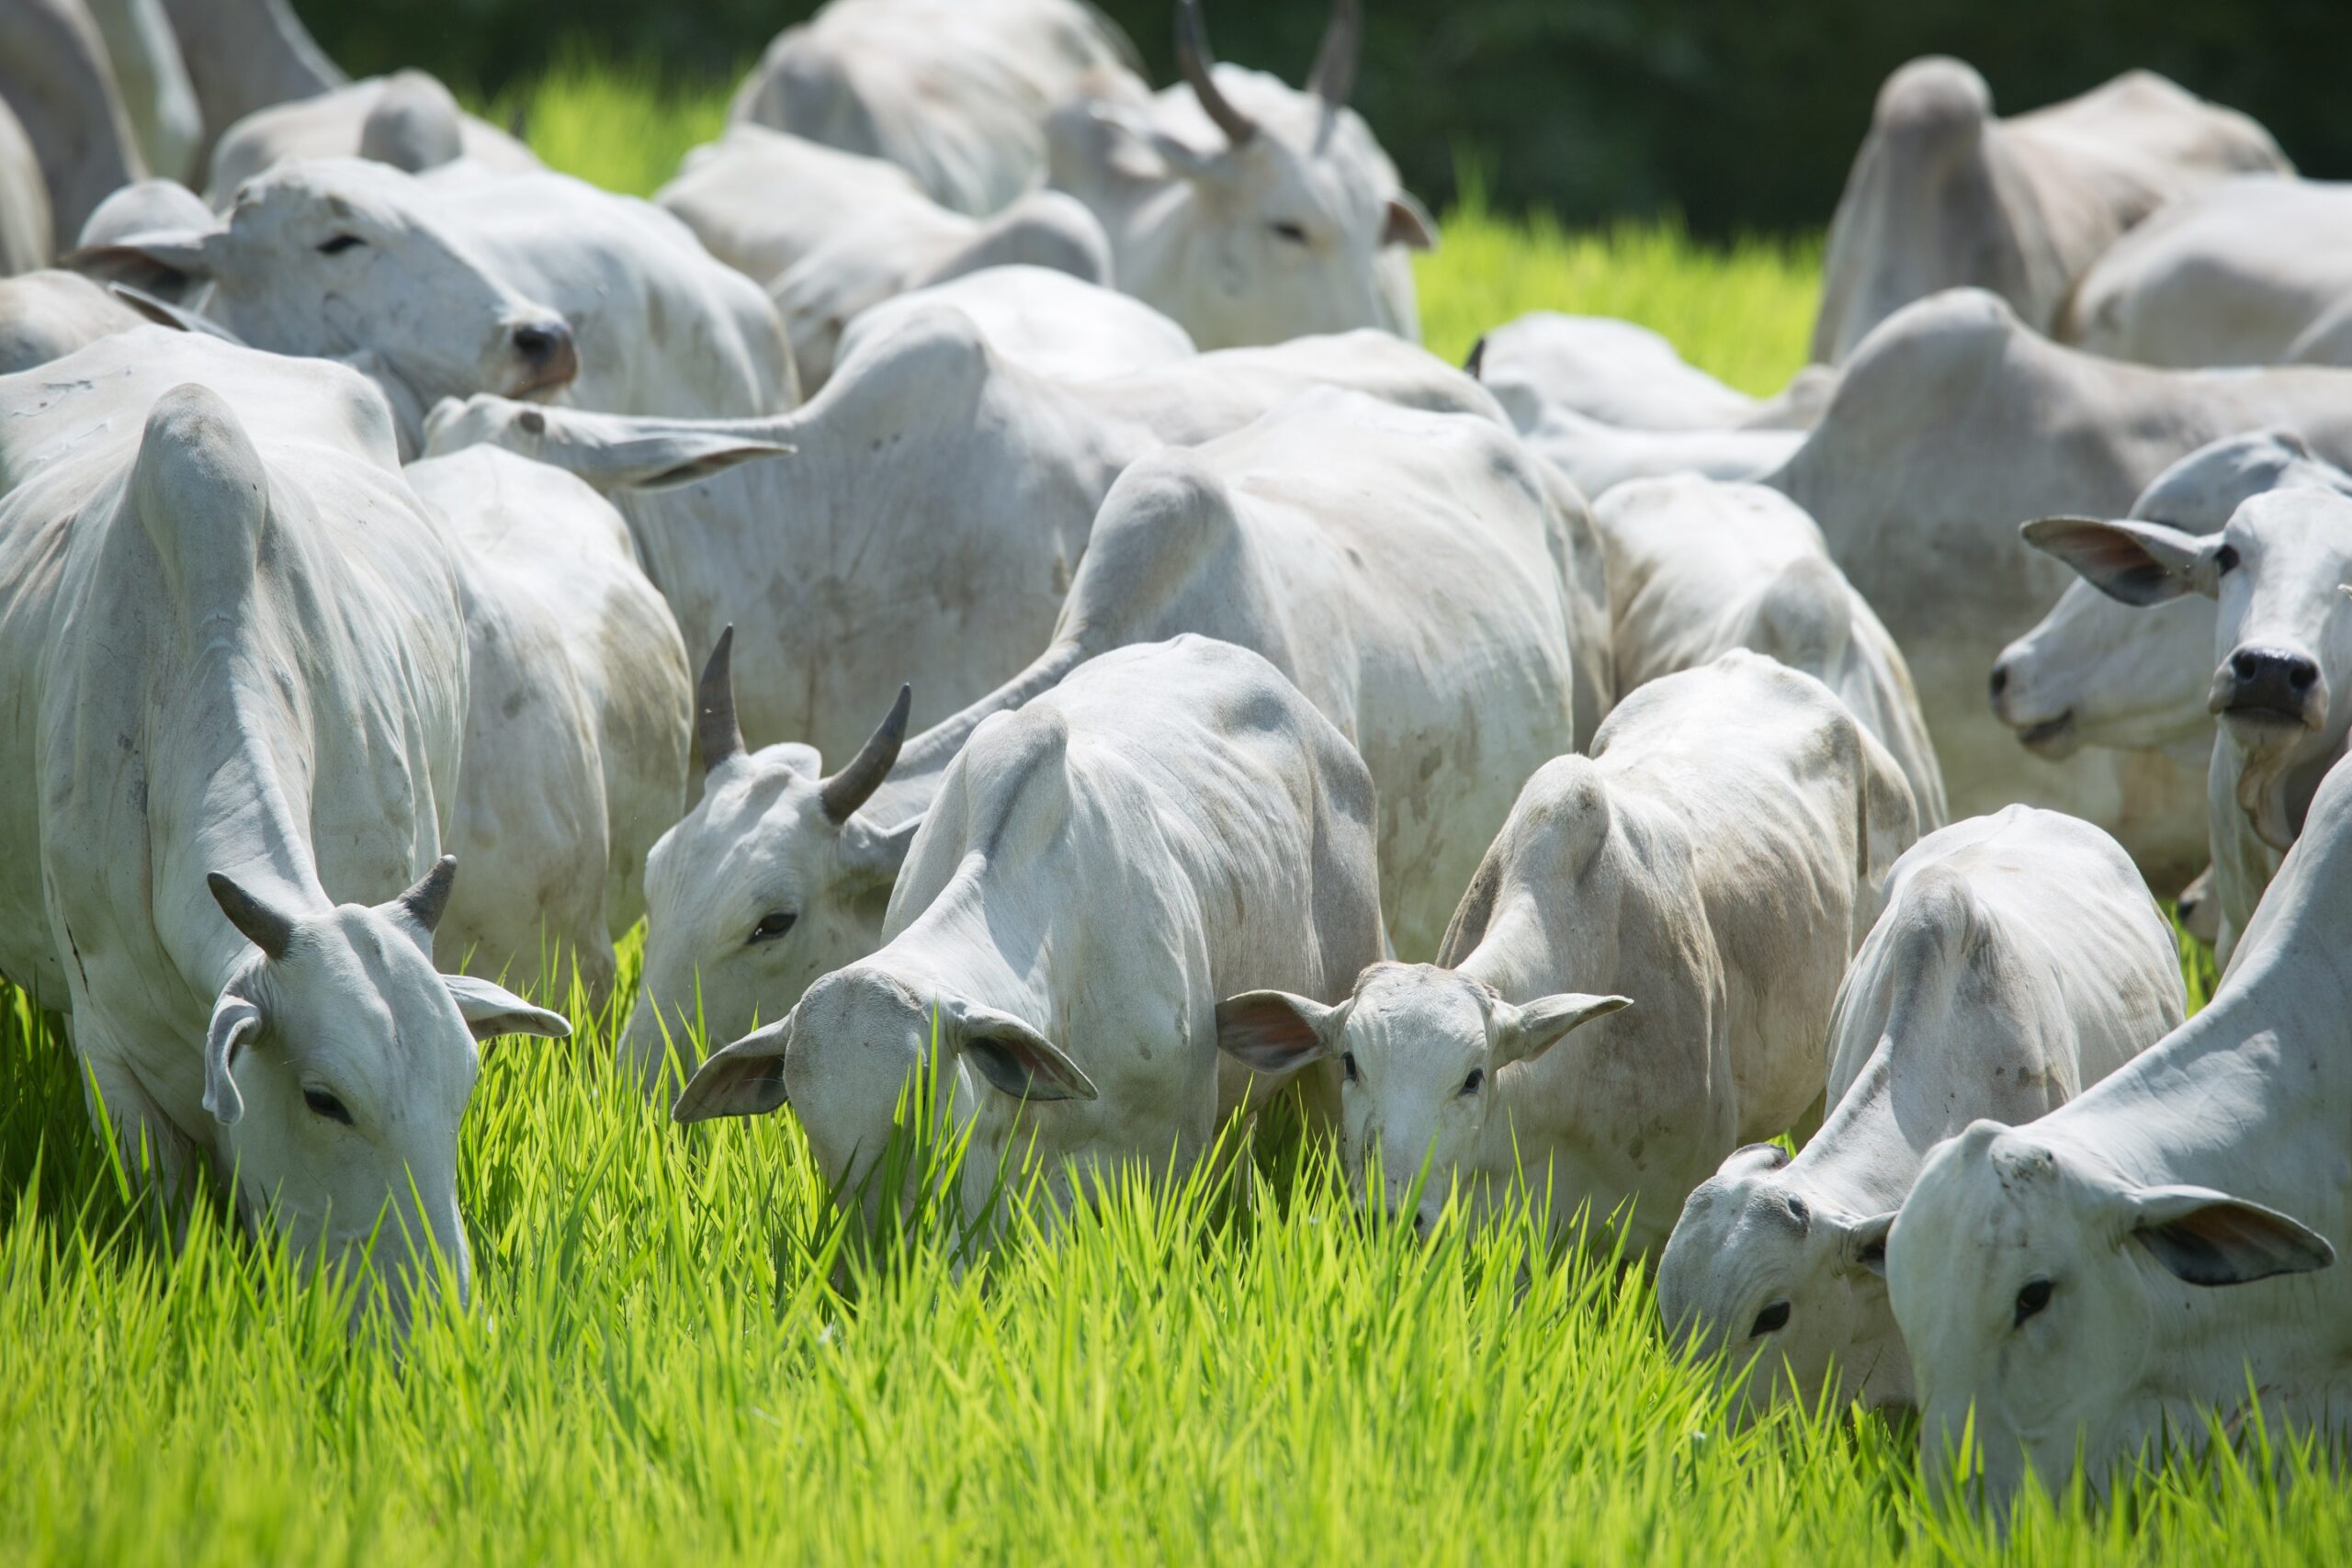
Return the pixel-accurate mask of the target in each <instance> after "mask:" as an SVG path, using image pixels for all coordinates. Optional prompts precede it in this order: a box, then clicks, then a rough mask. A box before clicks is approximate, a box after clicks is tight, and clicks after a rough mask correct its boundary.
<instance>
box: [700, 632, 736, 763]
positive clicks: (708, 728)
mask: <svg viewBox="0 0 2352 1568" xmlns="http://www.w3.org/2000/svg"><path fill="white" fill-rule="evenodd" d="M695 746H696V747H698V748H699V749H700V750H701V751H702V776H703V777H704V778H706V779H707V778H708V777H710V775H711V774H713V773H717V772H718V765H719V764H720V763H721V762H724V761H727V760H728V759H729V758H731V757H740V756H741V755H742V753H743V727H742V726H741V724H738V723H737V722H736V721H735V628H734V627H733V626H729V627H728V628H727V629H726V630H725V631H723V632H720V633H719V634H718V645H717V646H716V647H714V648H713V649H711V650H710V662H709V663H707V664H706V665H704V666H703V667H702V682H701V684H699V685H697V686H696V687H695Z"/></svg>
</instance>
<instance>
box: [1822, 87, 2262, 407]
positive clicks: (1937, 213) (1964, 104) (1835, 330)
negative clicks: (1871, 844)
mask: <svg viewBox="0 0 2352 1568" xmlns="http://www.w3.org/2000/svg"><path fill="white" fill-rule="evenodd" d="M2288 172H2291V170H2290V165H2289V164H2288V162H2287V158H2286V155H2285V154H2284V153H2282V152H2279V151H2278V144H2277V143H2276V142H2274V141H2271V139H2270V136H2269V133H2268V132H2267V131H2265V130H2263V129H2262V128H2261V127H2260V126H2259V125H2256V123H2255V122H2254V121H2253V120H2251V119H2249V118H2246V117H2245V116H2244V115H2242V114H2239V113H2237V112H2236V111H2235V110H2233V109H2226V108H2222V107H2217V106H2215V105H2212V104H2209V103H2206V102H2205V101H2203V100H2202V99H2200V98H2198V97H2196V96H2193V95H2191V94H2189V93H2187V92H2184V91H2182V90H2181V89H2180V88H2179V87H2177V86H2176V85H2174V84H2172V83H2171V82H2168V81H2166V80H2165V78H2163V77H2161V76H2158V75H2154V74H2153V73H2149V72H2146V71H2129V72H2126V73H2123V74H2122V75H2120V76H2118V77H2116V78H2115V79H2114V80H2113V81H2110V82H2109V83H2107V84H2105V85H2102V86H2098V87H2095V88H2093V89H2092V90H2091V91H2089V92H2087V93H2085V94H2083V95H2082V96H2079V97H2074V98H2068V99H2066V100H2065V101H2064V102H2063V103H2056V104H2052V105H2050V106H2049V107H2046V108H2040V109H2036V110H2034V111H2032V112H2031V113H2030V114H2021V115H2015V116H2012V117H2010V118H2007V119H1996V118H1994V117H1993V94H1992V89H1991V88H1989V87H1987V86H1986V85H1985V78H1984V77H1982V76H1980V75H1978V74H1977V73H1975V71H1973V69H1971V68H1970V67H1969V66H1967V65H1966V64H1963V63H1962V62H1960V61H1957V60H1952V59H1949V58H1946V57H1944V56H1940V55H1931V56H1928V57H1927V58H1924V59H1920V60H1915V61H1913V62H1910V63H1909V64H1907V65H1905V66H1904V67H1902V68H1901V69H1900V70H1898V71H1896V72H1895V73H1894V74H1893V75H1891V76H1889V77H1888V78H1887V79H1886V85H1885V86H1884V87H1883V88H1881V89H1880V91H1879V96H1878V104H1877V107H1876V108H1875V109H1874V110H1873V111H1872V114H1871V130H1870V134H1869V135H1868V136H1867V137H1866V138H1865V139H1864V140H1863V141H1862V146H1861V151H1860V152H1858V153H1857V154H1855V157H1854V167H1853V171H1852V173H1850V174H1849V175H1847V177H1846V190H1845V194H1844V195H1842V196H1841V197H1838V211H1837V215H1836V216H1835V217H1834V218H1833V219H1832V220H1830V224H1829V244H1828V253H1827V254H1826V257H1825V259H1824V262H1823V266H1822V289H1821V314H1820V317H1819V319H1818V320H1817V321H1815V326H1814V333H1813V356H1814V357H1815V359H1819V360H1826V361H1829V362H1831V363H1837V362H1838V361H1841V360H1843V359H1845V358H1846V357H1847V356H1848V355H1851V354H1852V353H1853V352H1854V351H1855V350H1856V349H1857V348H1859V347H1860V344H1861V343H1862V341H1863V339H1864V338H1866V337H1867V336H1868V335H1869V334H1870V333H1871V332H1872V331H1873V330H1874V329H1875V328H1876V327H1877V326H1878V324H1879V323H1880V322H1882V321H1885V320H1886V319H1887V318H1888V317H1890V316H1892V315H1894V313H1895V312H1896V311H1898V310H1902V309H1903V308H1904V307H1905V305H1908V304H1910V303H1911V302H1912V301H1913V300H1916V299H1926V298H1927V297H1928V296H1929V295H1931V294H1934V293H1936V292H1938V291H1939V290H1940V289H1946V288H1987V289H1990V290H1991V291H1992V292H1994V293H1995V294H1997V295H1999V296H2000V297H2001V298H2002V299H2006V300H2007V302H2008V304H2009V307H2010V308H2011V309H2012V310H2015V311H2016V312H2017V313H2018V315H2019V316H2020V317H2022V318H2023V319H2024V321H2026V323H2027V324H2028V325H2030V326H2031V327H2033V328H2034V329H2035V330H2036V331H2048V330H2049V328H2050V326H2051V324H2052V321H2055V320H2056V319H2057V316H2058V313H2059V310H2060V309H2061V307H2062V305H2063V304H2064V300H2065V299H2066V294H2067V291H2068V289H2069V288H2072V287H2073V286H2074V283H2075V279H2077V278H2078V277H2080V276H2082V275H2083V272H2084V270H2085V269H2086V267H2088V266H2089V265H2091V263H2092V262H2093V261H2094V260H2096V259H2097V258H2098V255H2099V254H2101V253H2102V252H2104V251H2105V250H2106V249H2107V248H2108V247H2109V246H2110V245H2112V244H2114V243H2115V242H2116V240H2117V238H2118V237H2119V236H2120V235H2121V234H2122V233H2123V232H2124V231H2126V230H2128V229H2130V228H2131V226H2132V225H2133V224H2135V223H2138V222H2139V221H2141V220H2143V219H2144V218H2146V217H2147V216H2148V214H2149V213H2151V212H2153V211H2154V210H2155V209H2157V208H2158V207H2159V206H2161V205H2162V204H2163V203H2164V202H2165V200H2166V199H2168V198H2169V197H2175V196H2177V195H2179V194H2181V193H2182V192H2184V191H2189V190H2194V189H2197V188H2199V186H2205V185H2210V184H2211V183H2212V182H2213V181H2215V180H2218V179H2221V178H2223V177H2224V176H2227V175H2235V174H2247V173H2288Z"/></svg>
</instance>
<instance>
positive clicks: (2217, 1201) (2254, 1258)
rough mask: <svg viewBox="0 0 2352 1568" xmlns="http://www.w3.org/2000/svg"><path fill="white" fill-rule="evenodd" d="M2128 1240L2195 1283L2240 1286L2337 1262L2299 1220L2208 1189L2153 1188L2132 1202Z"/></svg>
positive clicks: (2320, 1238)
mask: <svg viewBox="0 0 2352 1568" xmlns="http://www.w3.org/2000/svg"><path fill="white" fill-rule="evenodd" d="M2131 1239H2132V1240H2134V1241H2136V1242H2138V1243H2139V1244H2140V1245H2141V1246H2142V1247H2146V1248H2147V1249H2148V1251H2149V1253H2150V1254H2151V1255H2153V1256H2154V1258H2155V1259H2156V1261H2157V1262H2159V1263H2161V1264H2163V1265H2164V1266H2165V1268H2166V1269H2170V1270H2172V1272H2173V1274H2174V1275H2175V1276H2176V1277H2177V1278H2179V1279H2182V1280H2187V1281H2188V1283H2190V1284H2192V1285H2244V1284H2249V1283H2251V1282H2253V1281H2254V1280H2267V1279H2268V1278H2270V1276H2272V1275H2273V1274H2307V1273H2310V1272H2311V1271H2312V1270H2313V1269H2324V1268H2326V1267H2327V1266H2328V1265H2329V1264H2331V1263H2333V1262H2335V1247H2332V1246H2330V1245H2329V1244H2328V1240H2327V1238H2326V1237H2325V1236H2324V1235H2320V1234H2319V1233H2317V1232H2316V1231H2313V1230H2312V1228H2311V1227H2310V1226H2308V1225H2306V1224H2302V1222H2301V1221H2300V1220H2295V1219H2290V1217H2288V1216H2287V1215H2285V1214H2282V1213H2279V1212H2278V1210H2276V1209H2267V1208H2265V1207H2263V1205H2261V1204H2259V1203H2254V1202H2249V1201H2246V1200H2245V1199H2244V1198H2233V1197H2231V1196H2230V1195H2229V1194H2228V1193H2226V1192H2216V1191H2214V1190H2212V1189H2211V1188H2210V1187H2150V1188H2143V1189H2142V1190H2139V1191H2137V1192H2134V1193H2133V1194H2132V1195H2131Z"/></svg>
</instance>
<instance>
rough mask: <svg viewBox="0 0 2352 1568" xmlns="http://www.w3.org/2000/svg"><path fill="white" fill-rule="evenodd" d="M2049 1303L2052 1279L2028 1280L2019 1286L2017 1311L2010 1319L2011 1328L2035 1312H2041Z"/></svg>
mask: <svg viewBox="0 0 2352 1568" xmlns="http://www.w3.org/2000/svg"><path fill="white" fill-rule="evenodd" d="M2049 1304H2050V1281H2049V1280H2027V1281H2026V1282H2025V1283H2024V1284H2023V1285H2022V1286H2020V1287H2018V1305H2017V1313H2016V1315H2014V1316H2013V1317H2011V1318H2010V1319H2009V1326H2010V1327H2011V1328H2015V1327H2017V1326H2018V1325H2019V1324H2021V1323H2023V1322H2024V1321H2025V1320H2026V1319H2027V1318H2029V1317H2031V1316H2032V1315H2033V1314H2035V1313H2038V1312H2040V1311H2041V1309H2042V1308H2043V1307H2046V1306H2048V1305H2049Z"/></svg>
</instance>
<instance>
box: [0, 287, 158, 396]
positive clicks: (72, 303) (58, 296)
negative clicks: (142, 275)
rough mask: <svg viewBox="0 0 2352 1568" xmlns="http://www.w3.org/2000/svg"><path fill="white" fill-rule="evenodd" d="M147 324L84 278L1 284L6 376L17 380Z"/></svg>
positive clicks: (0, 362)
mask: <svg viewBox="0 0 2352 1568" xmlns="http://www.w3.org/2000/svg"><path fill="white" fill-rule="evenodd" d="M146 321H147V318H146V317H144V316H142V315H141V314H140V313H139V312H138V311H136V310H132V309H131V308H130V306H128V305H126V304H124V303H123V302H122V301H121V300H119V299H116V298H115V297H114V296H113V295H111V294H109V293H107V290H106V289H105V288H103V287H102V286H100V285H98V284H96V283H93V282H91V281H90V280H89V279H88V278H86V277H84V276H81V275H80V274H79V273H72V272H58V271H55V270H53V269H43V270H42V271H40V272H28V273H26V274H24V275H23V276H19V277H10V278H0V376H13V375H15V374H16V373H17V371H19V370H29V369H31V368H32V367H34V366H36V365H46V364H48V363H49V362H50V361H51V360H52V359H62V358H63V357H65V355H69V354H71V353H73V352H74V350H75V349H77V348H80V347H82V346H84V345H85V344H93V343H96V342H97V341H98V339H100V338H102V337H105V336H106V335H107V334H108V333H119V332H121V331H123V330H124V329H126V328H129V327H136V326H143V325H145V324H146Z"/></svg>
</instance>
